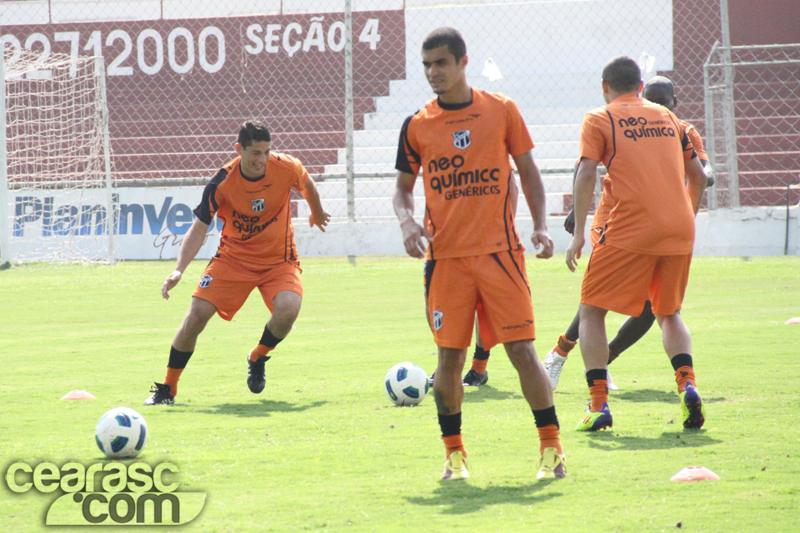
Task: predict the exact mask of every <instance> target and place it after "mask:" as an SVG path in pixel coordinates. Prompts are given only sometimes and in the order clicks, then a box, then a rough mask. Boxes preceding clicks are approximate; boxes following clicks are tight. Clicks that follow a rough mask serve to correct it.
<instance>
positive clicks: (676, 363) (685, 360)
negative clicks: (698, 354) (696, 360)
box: [670, 353, 694, 371]
mask: <svg viewBox="0 0 800 533" xmlns="http://www.w3.org/2000/svg"><path fill="white" fill-rule="evenodd" d="M670 362H671V363H672V369H673V370H676V371H677V370H678V369H679V368H680V367H682V366H688V367H691V368H694V367H693V366H692V356H691V355H689V354H688V353H679V354H678V355H676V356H675V357H673V358H672V359H670Z"/></svg>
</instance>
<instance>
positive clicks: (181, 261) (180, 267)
mask: <svg viewBox="0 0 800 533" xmlns="http://www.w3.org/2000/svg"><path fill="white" fill-rule="evenodd" d="M208 226H209V225H208V224H206V223H205V222H203V221H202V220H200V219H199V218H195V219H194V223H193V224H192V227H191V228H189V231H187V232H186V235H185V236H184V237H183V242H181V248H180V250H179V251H178V261H177V263H176V264H175V270H173V271H172V274H170V275H169V276H167V279H166V280H164V285H162V286H161V296H162V297H163V298H164V299H165V300H169V291H170V290H171V289H172V288H173V287H174V286H175V285H177V284H178V282H179V281H180V280H181V276H183V272H184V271H185V270H186V267H188V266H189V263H191V262H192V260H193V259H194V258H195V257H196V256H197V253H198V252H199V251H200V248H202V246H203V243H204V242H205V240H206V233H207V232H208Z"/></svg>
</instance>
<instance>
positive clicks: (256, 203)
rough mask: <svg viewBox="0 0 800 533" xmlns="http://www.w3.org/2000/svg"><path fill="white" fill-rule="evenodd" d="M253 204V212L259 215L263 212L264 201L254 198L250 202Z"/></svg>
mask: <svg viewBox="0 0 800 533" xmlns="http://www.w3.org/2000/svg"><path fill="white" fill-rule="evenodd" d="M251 201H252V202H253V211H255V212H256V213H260V212H261V211H263V210H264V199H263V198H254V199H253V200H251Z"/></svg>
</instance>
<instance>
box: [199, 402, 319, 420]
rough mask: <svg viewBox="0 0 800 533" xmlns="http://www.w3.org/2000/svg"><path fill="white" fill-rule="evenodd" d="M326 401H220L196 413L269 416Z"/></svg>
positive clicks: (307, 407) (300, 409)
mask: <svg viewBox="0 0 800 533" xmlns="http://www.w3.org/2000/svg"><path fill="white" fill-rule="evenodd" d="M326 403H328V402H325V401H317V402H312V403H309V404H307V405H297V404H293V403H289V402H281V401H277V400H261V401H260V402H259V403H255V404H254V403H222V404H219V405H213V406H211V407H210V408H208V409H198V410H197V411H196V412H198V413H207V414H212V415H236V416H242V417H257V416H271V414H272V413H275V412H277V413H296V412H298V411H307V410H308V409H314V408H315V407H320V406H322V405H325V404H326Z"/></svg>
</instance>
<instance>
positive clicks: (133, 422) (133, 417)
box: [94, 407, 147, 459]
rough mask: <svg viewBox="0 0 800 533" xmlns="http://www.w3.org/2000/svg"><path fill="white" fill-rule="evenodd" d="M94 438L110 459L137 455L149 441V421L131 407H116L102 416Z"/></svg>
mask: <svg viewBox="0 0 800 533" xmlns="http://www.w3.org/2000/svg"><path fill="white" fill-rule="evenodd" d="M94 439H95V441H96V442H97V447H98V448H100V451H101V452H103V453H104V454H106V457H108V458H110V459H125V458H131V457H136V456H137V455H139V453H140V452H141V451H142V449H144V445H145V443H146V442H147V422H145V421H144V417H143V416H142V415H140V414H139V413H137V412H136V411H134V410H133V409H131V408H130V407H116V408H114V409H111V410H110V411H108V412H107V413H106V414H104V415H103V416H101V417H100V421H99V422H97V427H96V428H95V430H94Z"/></svg>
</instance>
